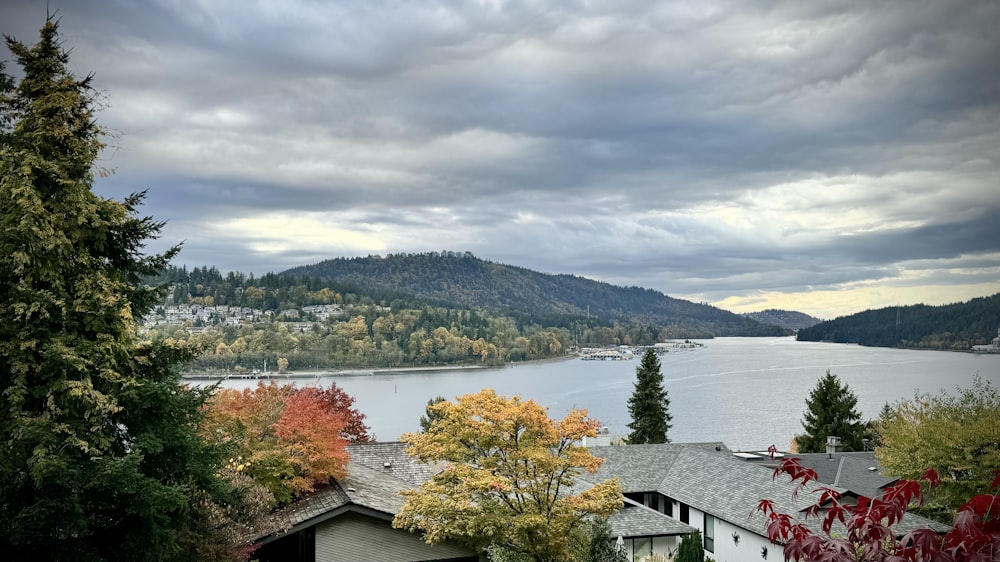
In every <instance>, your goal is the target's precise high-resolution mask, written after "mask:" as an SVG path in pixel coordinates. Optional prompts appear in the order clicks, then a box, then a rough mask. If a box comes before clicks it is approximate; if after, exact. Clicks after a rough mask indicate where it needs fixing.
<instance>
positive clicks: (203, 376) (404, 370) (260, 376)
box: [181, 354, 578, 381]
mask: <svg viewBox="0 0 1000 562" xmlns="http://www.w3.org/2000/svg"><path fill="white" fill-rule="evenodd" d="M575 357H578V356H577V355H572V354H571V355H563V356H561V357H547V358H545V359H532V360H530V361H519V362H516V363H513V362H512V363H506V364H503V365H479V364H465V365H415V366H412V367H376V368H372V369H360V368H354V369H317V370H309V371H289V372H287V373H281V374H279V373H277V372H273V373H204V372H203V373H188V374H182V375H181V380H189V381H223V380H260V381H283V380H288V381H293V380H309V379H321V378H325V377H368V376H374V375H405V374H410V373H426V372H433V371H461V370H471V369H512V368H516V367H518V366H520V365H537V364H539V363H550V362H555V361H567V360H570V359H573V358H575Z"/></svg>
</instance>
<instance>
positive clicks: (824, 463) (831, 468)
mask: <svg viewBox="0 0 1000 562" xmlns="http://www.w3.org/2000/svg"><path fill="white" fill-rule="evenodd" d="M795 456H796V457H798V459H799V464H801V465H802V466H804V467H806V468H811V469H813V470H815V471H816V474H817V476H818V477H819V481H820V482H826V483H828V484H833V485H834V486H838V487H840V488H844V489H847V490H850V491H851V492H854V493H855V494H857V495H859V496H868V497H869V498H873V497H878V496H879V495H880V494H881V493H882V489H883V488H885V487H886V486H888V485H890V484H892V483H894V482H896V481H898V480H899V479H898V478H891V477H889V476H885V475H883V474H882V473H881V470H880V469H881V467H880V466H879V464H878V460H877V459H876V458H875V453H873V452H856V453H830V454H827V453H810V454H799V453H796V454H795ZM872 468H874V469H875V470H871V469H872Z"/></svg>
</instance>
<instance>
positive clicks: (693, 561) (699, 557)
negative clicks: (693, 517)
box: [674, 530, 705, 562]
mask: <svg viewBox="0 0 1000 562" xmlns="http://www.w3.org/2000/svg"><path fill="white" fill-rule="evenodd" d="M704 561H705V547H703V546H702V544H701V531H697V530H696V531H695V532H693V533H690V534H688V535H685V536H684V538H683V539H681V544H680V546H678V547H677V558H675V559H674V562H704Z"/></svg>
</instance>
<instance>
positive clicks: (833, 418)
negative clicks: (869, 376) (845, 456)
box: [795, 371, 865, 453]
mask: <svg viewBox="0 0 1000 562" xmlns="http://www.w3.org/2000/svg"><path fill="white" fill-rule="evenodd" d="M857 405H858V397H857V396H855V395H854V392H852V391H851V389H850V388H849V387H848V386H847V385H846V384H841V383H840V379H839V378H837V375H834V374H832V373H831V372H830V371H827V372H826V376H824V377H823V378H821V379H819V381H818V382H817V383H816V387H815V388H813V390H812V391H811V392H810V393H809V398H808V399H807V400H806V408H807V410H806V412H805V414H804V419H803V421H802V427H803V428H804V429H805V430H806V433H805V435H796V436H795V446H796V449H797V451H798V452H800V453H822V452H824V451H826V438H827V437H829V436H835V437H839V438H840V442H841V446H842V447H843V449H844V450H846V451H861V450H863V449H864V441H863V438H864V433H865V426H864V424H863V423H861V414H860V413H858V410H857Z"/></svg>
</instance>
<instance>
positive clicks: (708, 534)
mask: <svg viewBox="0 0 1000 562" xmlns="http://www.w3.org/2000/svg"><path fill="white" fill-rule="evenodd" d="M705 550H706V551H707V552H715V517H712V516H711V515H709V514H707V513H706V514H705Z"/></svg>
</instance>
